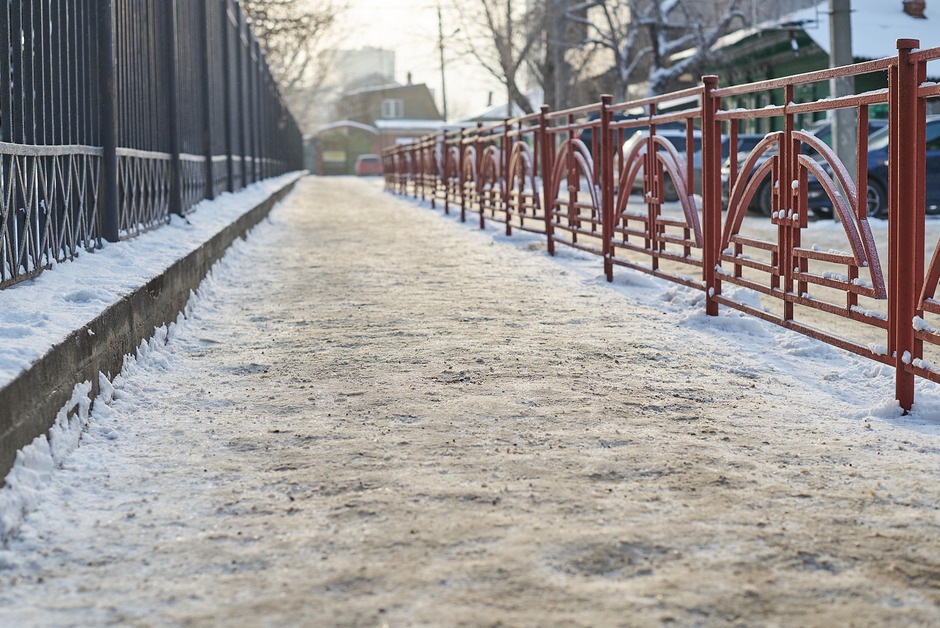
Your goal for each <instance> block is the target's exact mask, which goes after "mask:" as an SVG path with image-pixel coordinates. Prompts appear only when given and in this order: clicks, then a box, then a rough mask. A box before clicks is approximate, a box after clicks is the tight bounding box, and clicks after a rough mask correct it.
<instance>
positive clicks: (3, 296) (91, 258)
mask: <svg viewBox="0 0 940 628" xmlns="http://www.w3.org/2000/svg"><path fill="white" fill-rule="evenodd" d="M302 174H303V173H300V172H295V173H288V174H285V175H282V176H280V177H275V178H272V179H268V180H265V181H260V182H257V183H254V184H251V185H249V186H248V187H246V188H245V189H243V190H240V191H238V192H236V193H228V192H226V193H223V194H221V195H220V196H219V197H218V198H216V199H214V200H206V201H203V202H201V203H199V204H198V205H196V206H195V207H194V208H193V211H192V212H191V213H190V214H188V215H187V216H185V217H181V216H172V217H171V219H170V223H169V224H168V225H165V226H164V227H162V228H158V229H153V230H151V231H148V232H146V233H144V234H142V235H140V236H138V237H136V238H133V239H130V240H125V241H122V242H115V243H110V242H105V243H104V246H103V247H102V248H101V249H100V250H97V251H95V252H93V253H87V252H83V253H81V254H80V255H78V256H77V257H76V258H75V259H74V260H71V261H68V262H65V263H61V264H56V265H55V266H54V267H53V268H52V269H50V270H47V271H45V272H43V273H42V274H40V275H39V276H38V277H36V278H35V279H32V280H30V281H27V282H24V283H22V284H17V285H14V286H12V287H10V288H7V289H5V290H0V312H2V313H3V314H2V317H0V340H2V343H0V387H2V386H6V385H7V384H9V383H10V382H11V381H12V380H13V379H14V378H16V377H17V376H18V375H19V374H20V373H21V372H22V371H23V370H25V369H26V368H28V367H29V366H30V365H31V364H33V363H34V362H35V361H36V360H38V359H39V358H41V357H42V356H44V355H45V354H47V353H48V352H49V351H50V350H51V349H52V348H53V347H54V346H56V345H57V344H60V343H62V342H63V341H64V340H65V339H66V338H67V337H68V336H69V334H70V333H72V332H73V331H74V330H76V329H80V328H82V327H84V326H86V325H87V324H89V323H90V322H91V321H93V320H94V319H95V318H96V317H97V316H99V315H100V314H101V313H102V312H104V311H105V310H106V309H107V308H108V307H110V306H112V305H113V304H115V303H117V302H118V301H119V300H120V299H122V298H124V297H125V296H127V295H129V294H130V293H132V292H133V291H134V290H135V289H137V288H139V287H140V286H143V285H146V284H147V283H148V282H149V281H150V280H152V279H153V278H154V277H157V276H159V275H160V274H161V273H162V272H163V271H165V270H166V269H167V268H169V267H170V266H171V265H172V264H173V263H174V262H175V261H176V260H178V259H180V258H182V257H185V256H186V255H188V254H190V253H191V252H192V251H195V250H196V249H198V248H199V247H200V246H201V245H202V244H203V243H204V242H206V241H207V240H209V239H211V238H212V237H213V236H215V235H216V234H217V233H219V232H220V231H222V230H223V229H225V228H226V227H228V226H229V225H231V224H232V223H233V222H235V221H236V220H237V219H238V218H240V217H241V216H242V215H244V214H245V213H246V212H248V211H250V210H251V209H252V208H254V207H256V206H257V205H258V204H259V203H261V202H262V201H264V200H265V199H267V198H268V197H270V196H271V194H272V193H274V192H275V191H277V190H279V189H281V188H283V187H284V186H285V185H286V184H288V183H289V182H290V181H292V180H296V179H297V178H299V177H301V176H302ZM165 331H166V330H163V333H164V334H165ZM160 333H161V332H159V330H158V332H157V336H156V337H159V336H160ZM141 348H142V349H144V348H145V345H144V344H142V345H141ZM99 380H100V383H101V385H102V390H103V391H105V393H106V394H107V393H108V391H110V390H111V387H110V383H109V382H108V379H107V378H106V377H104V376H101V377H100V378H99ZM90 392H91V385H90V383H89V382H76V386H75V390H74V392H73V395H72V399H71V401H70V402H69V403H68V404H67V405H66V406H65V407H64V408H62V409H61V410H60V412H59V414H58V416H57V417H56V421H55V424H54V426H53V428H52V429H51V430H50V432H49V435H48V437H47V436H40V437H39V438H37V439H35V440H34V442H33V443H32V444H31V445H28V446H27V447H25V448H24V449H22V450H21V451H20V452H19V453H18V454H17V463H16V465H15V466H14V468H13V469H12V470H11V471H10V473H9V474H8V475H7V477H6V479H5V486H4V488H3V489H0V543H2V542H3V541H5V540H6V539H7V537H8V536H9V535H10V534H11V533H12V532H13V531H14V530H16V529H17V528H18V526H19V524H20V522H21V521H22V517H23V515H24V514H25V513H26V512H28V511H29V510H31V509H32V508H33V507H34V506H35V504H36V503H37V501H38V500H39V498H40V497H39V496H40V487H41V486H42V485H43V483H44V482H45V480H46V479H48V477H49V474H50V473H52V471H53V470H54V469H55V468H57V467H60V466H61V465H62V464H63V462H64V461H65V458H66V457H67V456H68V455H69V454H70V453H71V452H72V450H73V449H74V448H75V447H76V446H77V444H78V442H79V438H80V436H81V434H82V432H83V430H84V429H85V427H86V426H87V423H88V418H89V417H88V410H89V407H90V406H91V399H90V398H89V394H90ZM70 417H71V418H70Z"/></svg>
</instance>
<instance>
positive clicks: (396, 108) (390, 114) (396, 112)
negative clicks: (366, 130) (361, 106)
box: [382, 98, 405, 120]
mask: <svg viewBox="0 0 940 628" xmlns="http://www.w3.org/2000/svg"><path fill="white" fill-rule="evenodd" d="M404 117H405V101H403V100H402V99H400V98H386V99H385V100H383V101H382V118H383V119H385V120H389V119H395V118H404Z"/></svg>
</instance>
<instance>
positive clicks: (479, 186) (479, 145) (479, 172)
mask: <svg viewBox="0 0 940 628" xmlns="http://www.w3.org/2000/svg"><path fill="white" fill-rule="evenodd" d="M482 128H483V123H482V122H477V135H476V156H475V159H476V173H475V176H476V180H475V181H474V182H473V186H474V188H475V189H476V200H477V210H479V213H480V229H484V228H485V227H486V216H485V215H484V214H485V212H484V211H483V140H481V139H480V138H481V137H482V135H483V132H482V131H481V129H482Z"/></svg>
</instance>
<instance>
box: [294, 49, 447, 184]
mask: <svg viewBox="0 0 940 628" xmlns="http://www.w3.org/2000/svg"><path fill="white" fill-rule="evenodd" d="M337 58H338V59H341V60H342V63H341V64H340V66H341V67H340V68H339V69H338V70H337V76H343V77H346V79H347V80H345V82H344V83H343V85H342V86H341V87H340V88H338V89H337V90H336V92H335V94H334V97H333V104H332V106H331V107H330V110H331V115H330V116H329V122H327V123H326V124H323V125H321V126H320V127H319V128H317V129H316V130H315V131H314V133H313V134H312V135H311V136H310V137H309V138H308V139H307V167H308V168H309V169H310V170H311V171H312V172H314V173H317V174H353V167H354V164H355V162H356V159H357V158H358V157H359V156H360V155H364V154H371V153H379V152H381V151H382V149H384V148H386V147H387V146H391V145H393V144H395V143H401V142H410V141H412V140H414V139H415V138H417V137H420V136H422V135H426V134H428V133H432V132H434V131H437V130H438V129H440V128H441V126H442V125H443V124H444V119H443V116H442V115H441V113H440V111H439V110H438V108H437V105H436V104H435V102H434V95H433V94H432V93H431V90H430V89H429V88H428V86H427V85H425V84H424V83H412V82H411V77H410V76H409V77H408V82H407V83H406V84H405V85H402V84H400V83H397V82H396V81H395V80H394V79H392V74H390V73H386V72H385V71H383V70H391V71H392V72H394V65H395V60H394V53H392V52H389V51H383V50H378V49H364V50H361V51H342V52H341V53H338V57H337Z"/></svg>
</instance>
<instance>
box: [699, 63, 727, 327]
mask: <svg viewBox="0 0 940 628" xmlns="http://www.w3.org/2000/svg"><path fill="white" fill-rule="evenodd" d="M702 83H703V89H704V91H703V93H702V218H703V221H702V222H703V223H704V224H703V225H702V226H703V231H704V233H703V235H704V241H703V242H702V279H703V281H704V282H705V314H707V315H708V316H718V302H717V301H716V300H715V297H716V296H717V295H719V294H721V282H720V279H719V277H718V270H717V269H718V260H719V257H720V251H719V250H718V249H719V248H720V247H721V122H720V121H718V120H717V118H716V115H715V114H716V113H717V112H718V106H719V104H720V99H718V98H715V97H714V96H713V95H712V92H713V91H714V90H715V89H717V87H718V77H717V76H714V75H708V76H703V77H702ZM732 150H734V149H732Z"/></svg>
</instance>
